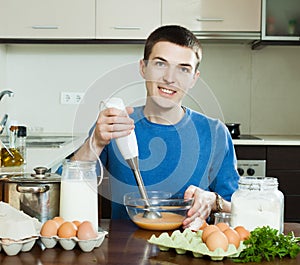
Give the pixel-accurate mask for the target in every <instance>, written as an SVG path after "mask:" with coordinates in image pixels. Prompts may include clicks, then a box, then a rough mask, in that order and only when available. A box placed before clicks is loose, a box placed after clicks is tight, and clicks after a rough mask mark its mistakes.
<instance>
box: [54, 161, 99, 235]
mask: <svg viewBox="0 0 300 265" xmlns="http://www.w3.org/2000/svg"><path fill="white" fill-rule="evenodd" d="M97 188H98V186H97V175H96V162H92V161H70V160H65V162H64V164H63V171H62V177H61V186H60V214H59V215H60V216H61V217H63V218H64V219H65V220H66V221H74V220H78V221H81V222H82V221H85V220H88V221H90V222H92V224H93V226H94V227H95V229H96V231H98V190H97Z"/></svg>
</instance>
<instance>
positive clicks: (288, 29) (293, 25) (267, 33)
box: [261, 0, 300, 41]
mask: <svg viewBox="0 0 300 265" xmlns="http://www.w3.org/2000/svg"><path fill="white" fill-rule="evenodd" d="M299 23H300V5H299V0H285V1H281V0H263V2H262V29H261V31H262V36H261V39H262V40H285V41H299V40H300V27H299Z"/></svg>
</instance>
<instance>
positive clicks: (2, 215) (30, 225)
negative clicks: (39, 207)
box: [0, 202, 41, 256]
mask: <svg viewBox="0 0 300 265" xmlns="http://www.w3.org/2000/svg"><path fill="white" fill-rule="evenodd" d="M40 228H41V223H40V222H39V221H38V220H37V219H36V218H32V217H30V216H29V215H27V214H25V213H24V212H22V211H19V210H17V209H15V208H14V207H12V206H10V205H9V204H7V203H4V202H0V239H1V241H0V242H1V243H0V245H1V249H3V250H4V252H5V253H6V254H7V255H10V256H12V255H16V254H18V253H19V252H20V251H23V252H25V251H30V250H31V248H32V247H33V246H34V244H35V242H36V240H37V239H38V236H39V231H40Z"/></svg>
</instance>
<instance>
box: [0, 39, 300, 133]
mask: <svg viewBox="0 0 300 265" xmlns="http://www.w3.org/2000/svg"><path fill="white" fill-rule="evenodd" d="M203 47H204V57H203V61H202V65H201V67H200V71H201V77H202V79H203V80H204V81H205V83H206V84H207V89H211V91H212V92H213V94H214V95H215V96H216V100H217V102H218V103H219V104H220V107H221V110H222V112H223V114H224V118H225V121H226V122H240V123H241V130H242V133H244V134H245V133H253V134H300V123H299V117H298V116H299V114H300V104H299V102H298V101H299V98H300V87H299V86H300V74H299V73H300V72H299V65H300V47H291V46H289V47H279V46H277V47H266V48H264V49H262V50H257V51H253V50H251V48H250V46H248V45H242V44H203ZM142 53H143V45H17V44H16V45H7V47H6V48H5V47H2V46H0V85H1V90H2V89H3V86H4V87H7V88H11V89H13V90H14V92H15V97H14V98H6V99H5V101H6V102H5V103H6V109H5V111H7V112H8V113H9V115H10V117H11V118H12V119H15V120H18V121H19V122H21V123H25V124H26V125H27V126H29V127H30V128H31V130H32V131H35V130H39V128H43V130H44V131H45V132H63V133H69V132H71V131H72V130H73V127H74V119H75V118H76V122H75V123H77V122H78V120H77V118H78V116H79V114H78V113H77V107H78V106H77V105H61V104H60V92H61V91H78V92H85V93H86V94H87V98H86V100H85V103H84V104H83V105H81V106H80V108H83V107H84V108H86V110H87V111H86V112H85V114H84V115H83V116H80V118H82V117H85V116H86V117H85V118H86V119H87V120H86V122H82V123H81V124H80V126H79V127H77V126H75V127H76V131H82V130H84V128H86V127H89V126H90V124H91V123H92V122H93V120H94V119H95V118H96V115H97V111H98V104H99V102H100V99H103V98H105V97H106V96H107V95H110V94H111V93H112V92H113V90H114V89H116V90H117V89H121V92H120V93H119V94H118V95H121V96H122V97H124V98H125V101H126V102H127V103H136V102H134V100H132V98H134V99H137V98H138V99H141V98H143V95H144V87H143V84H142V81H141V80H140V77H139V75H138V73H133V74H132V76H130V75H131V74H130V73H129V71H128V70H129V68H130V67H131V66H132V64H133V63H134V62H138V60H139V59H140V58H141V57H142ZM5 54H6V55H5ZM3 58H4V59H5V58H6V63H3V62H2V59H3ZM3 73H4V74H3ZM104 74H106V75H104ZM103 75H104V77H107V78H104V77H103ZM129 76H130V77H129ZM3 80H5V81H3ZM95 80H98V82H96V83H94V82H95ZM125 80H126V82H130V80H131V81H133V83H134V84H130V85H128V84H127V83H125V86H122V84H123V85H124V82H125ZM128 80H129V81H128ZM102 81H103V82H102ZM135 81H136V82H135ZM3 82H5V83H4V84H3ZM118 82H120V83H118ZM122 82H123V83H122ZM115 83H116V84H117V85H116V86H119V87H117V88H115V85H114V84H115ZM201 83H202V84H204V83H203V82H201ZM112 84H113V85H112ZM197 89H199V87H195V88H194V92H197V91H196V90H197ZM207 89H206V90H207ZM201 93H202V92H199V93H198V94H200V96H199V98H198V99H196V101H199V102H200V101H203V102H204V101H205V100H206V101H207V102H208V103H210V102H211V100H212V97H210V98H209V99H208V100H207V99H206V98H204V99H202V98H200V97H201V95H202V94H201ZM196 94H197V93H196ZM210 96H212V95H210ZM186 102H188V103H189V100H187V101H186ZM8 103H9V104H8ZM213 103H214V102H213ZM0 104H1V105H2V104H3V103H2V102H1V103H0ZM191 105H193V104H192V103H191ZM1 112H3V109H1ZM209 112H210V111H209ZM207 114H210V113H207ZM1 115H2V113H0V116H1ZM76 115H77V117H76Z"/></svg>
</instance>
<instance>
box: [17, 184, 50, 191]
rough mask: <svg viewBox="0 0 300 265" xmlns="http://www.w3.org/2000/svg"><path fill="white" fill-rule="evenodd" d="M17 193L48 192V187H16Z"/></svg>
mask: <svg viewBox="0 0 300 265" xmlns="http://www.w3.org/2000/svg"><path fill="white" fill-rule="evenodd" d="M16 189H17V191H18V192H20V193H44V192H47V191H48V190H49V185H45V186H24V185H19V184H18V185H17V187H16Z"/></svg>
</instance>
